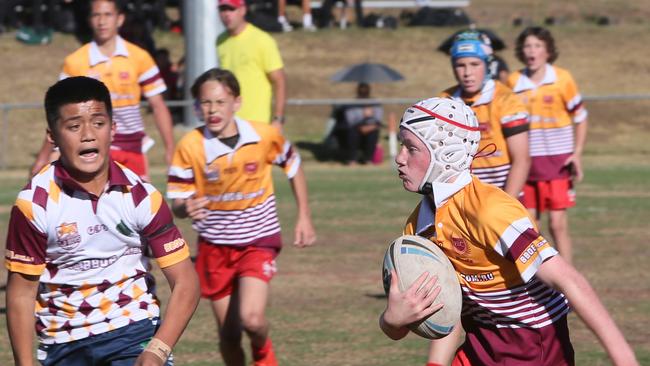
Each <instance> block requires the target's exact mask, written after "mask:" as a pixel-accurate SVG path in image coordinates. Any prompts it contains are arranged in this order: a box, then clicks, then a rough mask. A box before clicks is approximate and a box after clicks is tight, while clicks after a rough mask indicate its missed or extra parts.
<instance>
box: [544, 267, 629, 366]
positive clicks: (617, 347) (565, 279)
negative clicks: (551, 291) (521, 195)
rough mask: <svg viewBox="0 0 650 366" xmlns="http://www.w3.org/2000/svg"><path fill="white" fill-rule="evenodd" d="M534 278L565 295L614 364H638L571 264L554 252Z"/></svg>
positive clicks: (598, 302) (589, 287)
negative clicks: (554, 254)
mask: <svg viewBox="0 0 650 366" xmlns="http://www.w3.org/2000/svg"><path fill="white" fill-rule="evenodd" d="M537 277H538V278H539V279H540V280H542V281H543V282H544V283H546V284H547V285H549V286H551V287H553V288H555V289H557V290H559V291H561V292H562V293H563V294H564V295H565V296H566V298H567V299H568V300H569V303H570V304H571V307H572V308H573V309H574V310H575V312H576V314H578V316H579V317H580V318H581V319H582V320H583V321H584V322H585V324H586V325H587V327H589V328H590V329H591V331H592V332H593V333H594V334H595V335H596V337H598V340H599V341H600V342H601V344H602V345H603V346H604V347H605V350H606V351H607V353H608V354H609V357H610V358H611V359H612V361H613V363H614V364H615V365H638V362H637V360H636V357H635V355H634V351H632V348H631V347H630V345H629V344H628V343H627V341H626V340H625V338H624V337H623V334H622V333H621V331H620V330H619V329H618V327H617V326H616V324H615V323H614V320H613V319H612V317H611V316H610V315H609V313H608V312H607V310H606V309H605V307H604V306H603V304H602V303H601V302H600V300H599V299H598V295H596V292H595V291H594V290H593V288H592V287H591V285H589V282H587V280H586V279H585V278H584V276H582V274H580V272H578V271H577V270H576V269H575V268H574V267H573V266H571V264H569V263H568V262H566V261H565V260H564V259H563V258H562V257H561V256H559V255H556V256H554V257H552V258H550V259H548V260H547V261H545V262H544V263H542V264H541V265H540V267H539V269H538V270H537Z"/></svg>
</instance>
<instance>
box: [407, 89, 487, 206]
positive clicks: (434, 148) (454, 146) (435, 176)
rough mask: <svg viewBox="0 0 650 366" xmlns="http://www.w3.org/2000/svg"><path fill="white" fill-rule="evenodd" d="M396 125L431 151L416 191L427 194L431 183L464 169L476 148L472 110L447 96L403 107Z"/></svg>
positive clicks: (476, 130)
mask: <svg viewBox="0 0 650 366" xmlns="http://www.w3.org/2000/svg"><path fill="white" fill-rule="evenodd" d="M400 127H401V128H404V129H407V130H409V131H411V132H413V133H414V134H415V135H416V136H417V137H418V138H419V139H420V140H422V141H423V142H424V143H425V145H426V146H427V148H428V149H429V153H430V154H431V162H430V163H429V168H428V170H427V173H426V174H425V175H424V179H423V181H422V182H420V185H419V190H420V193H423V194H428V193H431V190H432V184H434V183H438V182H440V183H443V182H447V181H448V180H449V179H450V178H452V177H454V176H456V175H458V174H460V173H461V172H462V171H464V170H468V169H469V168H470V165H471V164H472V160H473V159H474V154H476V151H477V150H478V145H479V141H480V140H481V132H480V129H479V125H478V120H477V119H476V115H475V114H474V111H472V109H471V108H470V107H468V106H467V105H465V103H463V102H460V101H457V100H454V99H449V98H429V99H425V100H422V101H419V102H417V103H416V104H414V105H412V106H411V107H409V108H407V109H406V111H405V112H404V115H403V116H402V120H401V121H400Z"/></svg>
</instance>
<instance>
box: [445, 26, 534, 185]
mask: <svg viewBox="0 0 650 366" xmlns="http://www.w3.org/2000/svg"><path fill="white" fill-rule="evenodd" d="M450 54H451V66H452V68H453V70H454V76H455V77H456V81H458V85H456V86H453V87H451V88H449V89H447V90H445V91H443V92H442V93H441V95H440V96H442V97H448V98H453V99H457V100H460V101H462V102H463V103H465V104H467V105H469V106H470V107H471V108H472V110H473V111H474V113H475V114H476V117H477V118H478V121H479V126H480V128H481V142H480V147H479V150H480V151H481V154H483V156H481V157H480V158H479V157H477V159H475V160H474V162H473V163H472V173H473V174H475V175H476V176H477V177H479V178H480V179H481V180H482V181H484V182H486V183H492V184H494V185H496V186H497V187H499V188H501V189H503V190H505V191H506V192H507V193H508V194H510V195H511V196H513V197H518V196H519V195H520V193H521V192H522V190H523V187H524V184H525V183H526V178H527V177H528V169H529V167H530V157H529V155H528V113H527V112H526V107H525V106H524V105H523V104H522V103H521V101H520V100H519V98H517V96H516V95H514V94H513V93H512V91H511V90H510V89H509V88H508V87H507V86H505V85H504V84H502V83H501V82H500V81H497V80H493V79H492V78H491V77H490V72H489V68H488V65H489V64H490V63H491V61H492V59H493V52H492V46H491V44H490V39H489V38H488V37H487V35H485V34H483V33H480V32H476V31H466V32H463V33H460V34H459V35H458V36H456V38H455V40H454V42H453V44H452V47H451V50H450Z"/></svg>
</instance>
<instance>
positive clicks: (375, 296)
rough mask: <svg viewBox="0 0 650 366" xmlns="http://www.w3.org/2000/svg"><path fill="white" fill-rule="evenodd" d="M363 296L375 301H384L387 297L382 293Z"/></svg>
mask: <svg viewBox="0 0 650 366" xmlns="http://www.w3.org/2000/svg"><path fill="white" fill-rule="evenodd" d="M364 296H365V297H369V298H371V299H376V300H385V299H386V298H387V297H388V296H386V294H385V293H383V292H380V293H375V294H365V295H364Z"/></svg>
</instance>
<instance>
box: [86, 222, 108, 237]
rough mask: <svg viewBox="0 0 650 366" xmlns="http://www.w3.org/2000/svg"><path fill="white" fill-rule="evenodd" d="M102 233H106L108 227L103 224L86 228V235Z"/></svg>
mask: <svg viewBox="0 0 650 366" xmlns="http://www.w3.org/2000/svg"><path fill="white" fill-rule="evenodd" d="M102 231H108V226H106V225H104V224H97V225H90V226H88V227H87V228H86V232H87V233H88V235H95V234H98V233H101V232H102Z"/></svg>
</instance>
